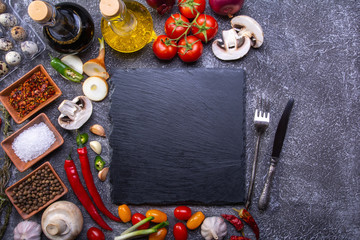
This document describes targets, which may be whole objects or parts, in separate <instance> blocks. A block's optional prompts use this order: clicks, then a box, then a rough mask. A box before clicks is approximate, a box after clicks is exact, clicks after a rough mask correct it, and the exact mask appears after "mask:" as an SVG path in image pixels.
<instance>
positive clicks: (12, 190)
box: [5, 162, 68, 219]
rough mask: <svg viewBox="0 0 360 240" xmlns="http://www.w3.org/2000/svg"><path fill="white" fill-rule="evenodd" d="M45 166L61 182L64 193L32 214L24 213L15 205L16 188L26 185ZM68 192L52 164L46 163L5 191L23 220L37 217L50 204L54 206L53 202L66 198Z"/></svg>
mask: <svg viewBox="0 0 360 240" xmlns="http://www.w3.org/2000/svg"><path fill="white" fill-rule="evenodd" d="M45 166H48V167H49V168H50V170H51V172H52V174H54V176H55V178H56V179H57V180H58V181H59V183H60V185H61V186H62V187H63V191H62V192H61V193H60V194H58V195H55V197H54V198H53V199H51V200H49V201H47V202H46V203H45V204H44V205H42V206H41V207H39V208H38V209H37V210H34V211H32V212H31V213H29V214H27V213H25V212H23V211H22V210H21V209H20V208H19V207H18V205H16V204H15V202H14V201H15V199H14V196H13V193H14V188H16V187H18V186H19V185H20V184H22V183H25V181H26V180H27V179H29V178H31V177H32V176H33V175H35V174H36V173H37V171H39V170H41V169H43V168H44V167H45ZM67 192H68V189H67V187H66V186H65V184H64V183H63V182H62V181H61V178H60V177H59V175H58V174H57V173H56V171H55V170H54V168H53V167H52V166H51V164H50V163H49V162H45V163H44V164H42V165H41V166H40V167H38V168H37V169H35V170H34V171H32V172H31V173H29V174H28V175H27V176H26V177H24V178H23V179H21V180H19V181H17V182H16V183H15V184H13V185H12V186H10V187H8V188H7V189H6V190H5V193H6V195H7V196H8V198H9V199H10V201H11V203H12V204H13V205H14V207H15V208H16V210H17V211H18V213H19V214H20V216H21V217H22V218H23V219H28V218H30V217H31V216H33V215H35V214H36V213H38V212H40V211H41V210H43V209H44V208H46V207H47V206H49V205H50V204H52V203H53V202H55V201H56V200H58V199H59V198H61V197H62V196H64V195H65V194H66V193H67Z"/></svg>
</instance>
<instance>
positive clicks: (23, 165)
mask: <svg viewBox="0 0 360 240" xmlns="http://www.w3.org/2000/svg"><path fill="white" fill-rule="evenodd" d="M41 122H43V123H45V124H46V125H47V126H48V128H49V129H50V130H51V131H52V132H53V133H54V135H55V142H54V143H53V144H52V145H51V146H50V147H49V148H48V149H47V150H46V151H45V152H44V153H43V154H41V155H40V156H38V157H37V158H34V159H32V160H30V161H28V162H23V161H21V159H20V158H19V157H18V156H17V155H16V154H15V152H14V149H13V148H12V144H13V142H14V139H15V138H16V137H17V136H19V135H20V134H21V133H22V132H23V131H25V130H26V129H28V128H30V127H32V126H34V125H35V124H39V123H41ZM63 143H64V139H63V138H62V136H61V134H60V133H59V132H58V131H57V129H56V128H55V126H54V125H53V124H52V123H51V121H50V119H49V118H48V117H47V116H46V114H45V113H41V114H39V115H38V116H37V117H35V118H34V119H33V120H31V121H30V122H29V123H27V124H26V125H25V126H23V127H22V128H20V129H19V130H18V131H16V132H15V133H13V134H12V135H11V136H9V137H8V138H6V139H5V140H4V141H2V142H1V146H2V148H3V149H4V151H5V152H6V154H7V155H8V156H9V158H10V159H11V161H12V162H13V163H14V165H15V167H16V168H17V169H18V170H19V171H20V172H23V171H25V170H27V169H28V168H29V167H31V166H32V165H34V164H35V163H36V162H38V161H39V160H41V159H42V158H44V157H45V156H46V155H48V154H49V153H51V152H52V151H54V150H55V149H57V148H58V147H60V146H61V145H62V144H63Z"/></svg>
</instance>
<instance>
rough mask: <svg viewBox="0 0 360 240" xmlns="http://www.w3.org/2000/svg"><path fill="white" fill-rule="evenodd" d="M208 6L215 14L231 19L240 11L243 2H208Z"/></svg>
mask: <svg viewBox="0 0 360 240" xmlns="http://www.w3.org/2000/svg"><path fill="white" fill-rule="evenodd" d="M209 4H210V7H211V9H212V10H213V11H214V12H215V13H217V14H219V15H224V16H229V17H232V16H233V15H234V14H235V13H237V12H238V11H240V9H241V8H242V6H243V4H244V0H209Z"/></svg>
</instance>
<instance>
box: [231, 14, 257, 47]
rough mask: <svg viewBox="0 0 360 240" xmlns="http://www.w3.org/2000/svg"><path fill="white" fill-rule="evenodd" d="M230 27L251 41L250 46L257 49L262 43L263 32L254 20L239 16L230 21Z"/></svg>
mask: <svg viewBox="0 0 360 240" xmlns="http://www.w3.org/2000/svg"><path fill="white" fill-rule="evenodd" d="M231 26H232V27H233V28H234V29H235V30H236V31H238V34H239V35H240V36H246V37H248V38H250V39H251V41H252V43H251V46H252V47H253V48H259V47H260V46H261V45H262V44H263V42H264V32H263V30H262V28H261V26H260V24H259V23H258V22H257V21H255V19H253V18H251V17H249V16H245V15H240V16H237V17H234V18H233V19H231Z"/></svg>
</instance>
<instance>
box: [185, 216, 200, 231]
mask: <svg viewBox="0 0 360 240" xmlns="http://www.w3.org/2000/svg"><path fill="white" fill-rule="evenodd" d="M204 219H205V215H204V214H203V213H202V212H196V213H194V214H193V215H192V216H191V218H189V220H187V222H186V226H187V228H188V229H190V230H194V229H196V228H198V227H199V226H200V225H201V223H202V222H203V221H204Z"/></svg>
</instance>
